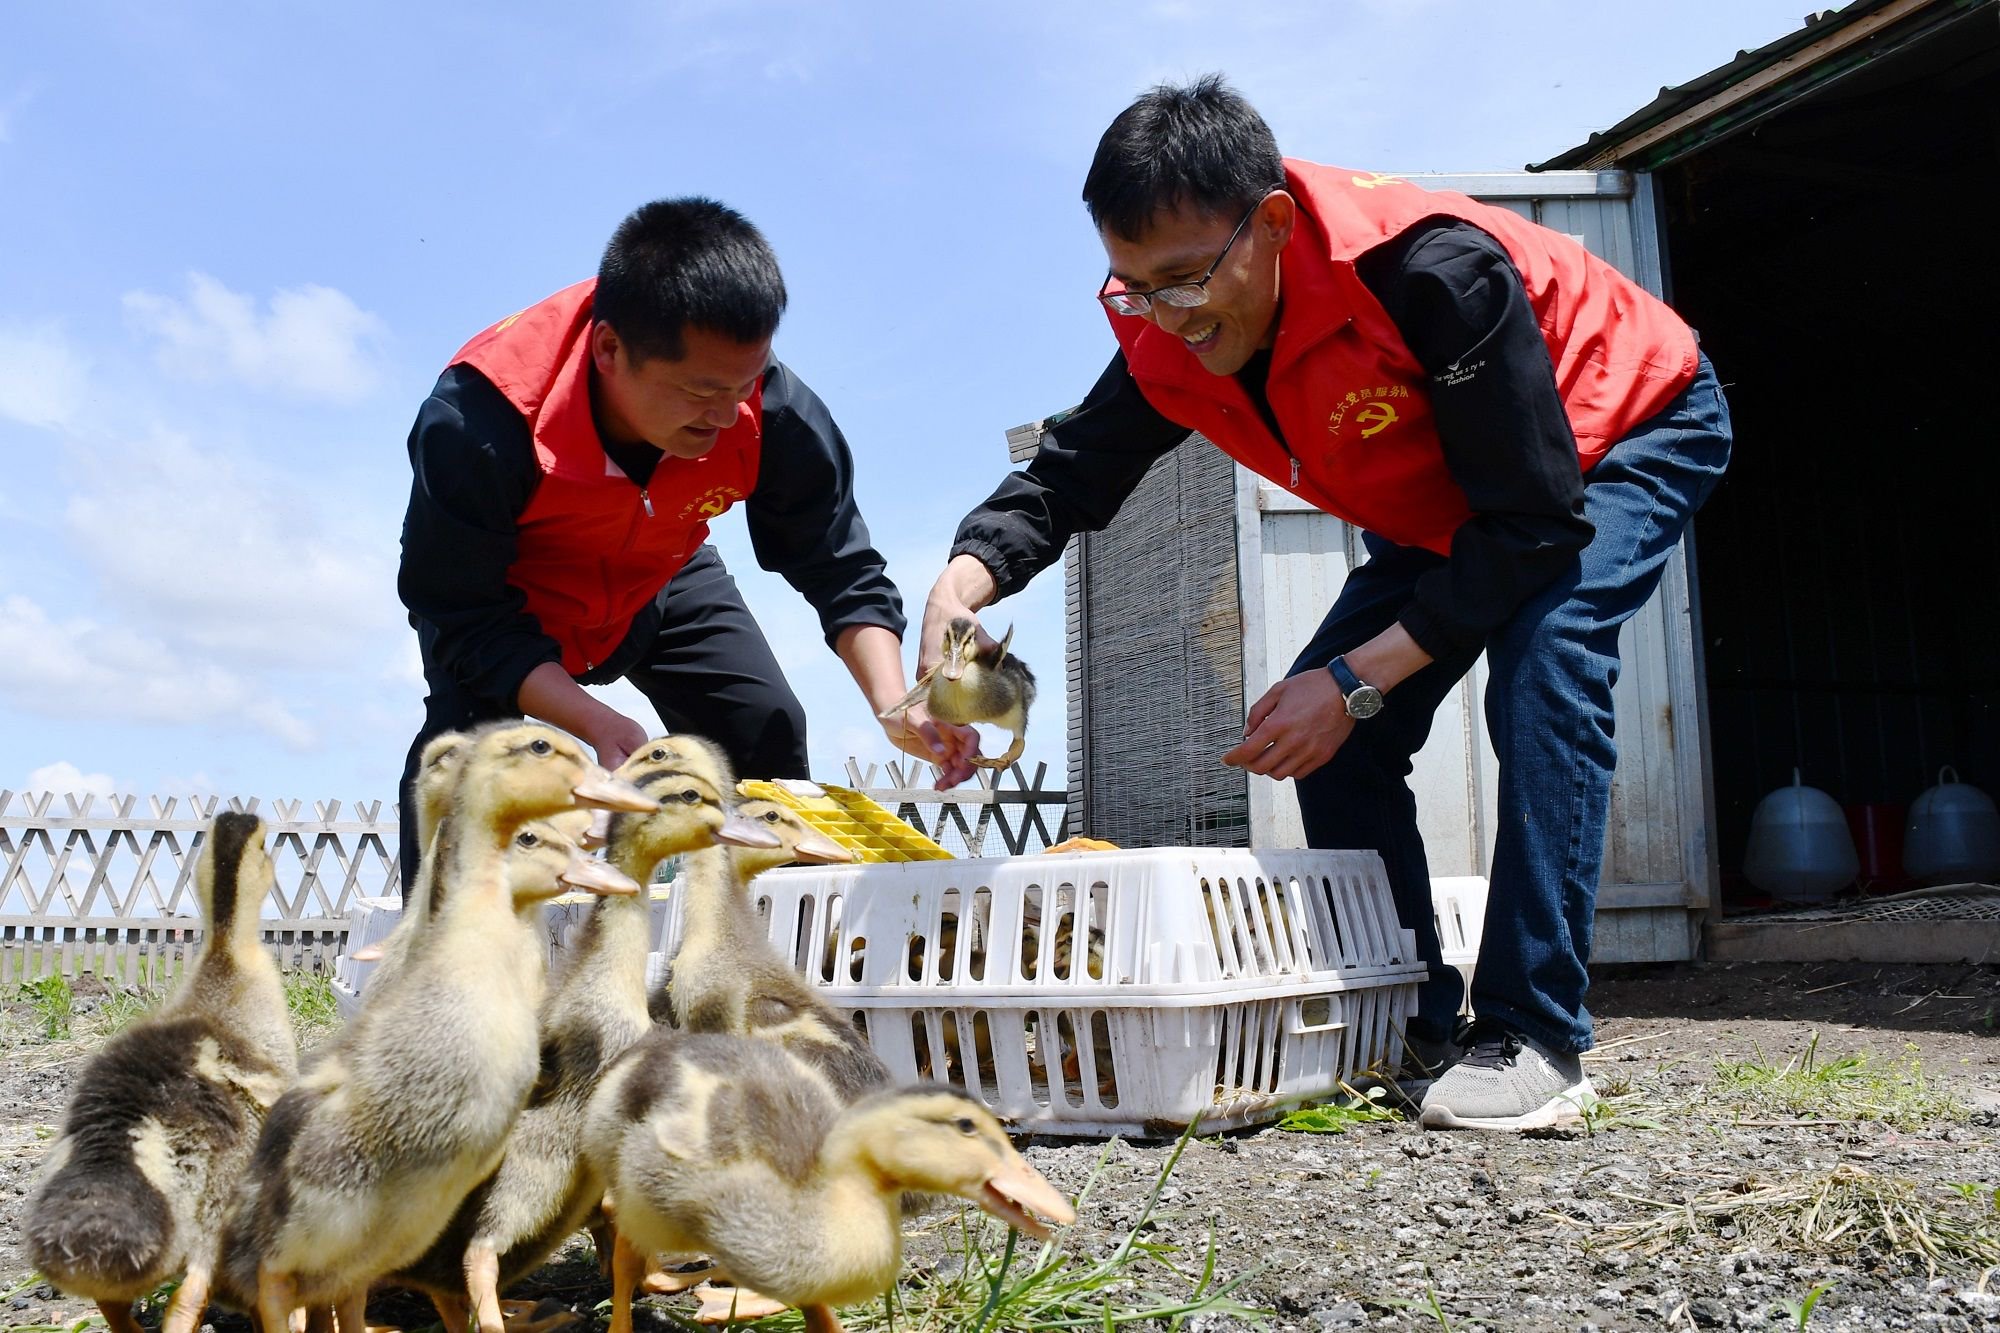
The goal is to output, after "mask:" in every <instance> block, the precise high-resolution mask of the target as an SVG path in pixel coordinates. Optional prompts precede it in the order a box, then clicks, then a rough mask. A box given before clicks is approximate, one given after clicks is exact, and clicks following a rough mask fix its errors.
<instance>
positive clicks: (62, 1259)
mask: <svg viewBox="0 0 2000 1333" xmlns="http://www.w3.org/2000/svg"><path fill="white" fill-rule="evenodd" d="M734 791H735V784H734V781H733V775H732V774H731V773H730V771H729V765H728V763H727V761H726V760H725V759H724V758H723V757H722V756H721V755H720V753H719V752H718V751H716V750H715V749H714V747H712V746H710V745H709V744H707V743H706V742H703V741H700V740H698V739H695V738H691V737H685V736H682V737H673V738H669V739H664V740H660V741H655V742H652V743H650V744H649V745H648V746H647V747H646V748H645V749H643V750H641V751H640V752H639V753H637V754H635V755H633V756H632V757H631V758H630V759H629V760H627V761H626V763H625V764H624V765H622V766H621V767H620V768H619V769H618V771H617V772H616V773H615V774H614V773H606V772H605V771H604V770H603V769H602V768H600V767H599V766H598V765H597V764H595V763H593V762H592V761H591V759H590V758H589V757H588V755H587V754H586V752H585V751H584V750H583V748H582V747H581V746H580V745H579V744H578V743H577V742H576V741H575V740H573V739H572V738H570V737H568V736H566V735H564V734H562V733H561V732H557V731H553V730H551V729H549V728H547V727H543V726H540V725H537V724H534V723H523V722H502V723H494V724H491V725H489V726H486V727H482V728H480V729H478V730H475V731H471V732H467V733H463V734H453V735H450V736H445V737H440V738H439V739H438V740H436V741H434V742H433V743H432V744H431V745H430V747H429V748H428V749H427V750H426V751H425V753H424V755H423V757H422V763H421V765H420V768H419V773H418V778H417V796H418V802H417V804H418V807H419V815H418V819H419V828H418V832H419V834H420V836H421V837H422V838H423V842H424V846H425V848H426V851H425V856H424V861H423V868H422V871H421V872H420V874H419V877H418V882H417V883H415V884H413V885H411V886H410V888H409V890H408V893H407V896H406V905H405V912H404V920H403V923H402V924H401V925H400V926H399V927H398V928H397V930H396V931H395V933H394V934H392V935H391V936H390V937H389V939H388V940H387V941H386V942H385V943H384V945H383V946H382V957H381V961H380V964H379V966H378V967H377V970H376V972H375V974H374V975H373V976H372V977H371V978H370V981H369V985H368V989H367V993H366V997H365V999H364V1002H363V1005H362V1008H361V1011H360V1012H359V1013H358V1014H357V1015H356V1016H355V1018H354V1019H353V1021H351V1022H350V1023H349V1024H348V1025H347V1026H346V1027H345V1028H343V1029H342V1030H341V1031H340V1032H339V1033H338V1034H337V1035H335V1036H334V1037H333V1038H331V1039H330V1040H329V1042H328V1043H327V1044H326V1046H325V1047H324V1048H322V1050H321V1051H320V1052H319V1053H318V1054H317V1055H316V1057H315V1058H314V1059H313V1060H312V1061H311V1062H310V1063H309V1064H308V1066H307V1067H306V1068H305V1069H304V1070H303V1071H301V1070H300V1068H299V1061H298V1055H297V1051H296V1049H295V1046H294V1041H293V1037H292V1033H291V1027H290V1023H289V1019H288V1015H287V1012H286V1005H285V998H284V991H283V987H282V984H281V981H280V978H279V974H278V969H277V966H276V963H275V962H274V961H273V959H272V957H271V955H270V952H269V951H268V950H267V949H266V948H265V946H264V944H263V942H262V939H261V933H260V932H261V921H260V907H261V904H262V902H263V900H264V897H265V894H266V892H267V890H268V889H269V888H270V887H271V885H272V884H273V883H274V881H275V874H274V869H273V866H272V863H271V860H270V857H269V855H268V853H267V852H266V850H265V845H264V829H263V825H262V823H261V821H259V820H258V819H257V818H256V817H255V816H253V815H248V814H237V813H230V814H223V815H218V816H217V817H216V819H215V822H214V824H213V826H212V828H211V829H210V831H209V834H208V836H207V838H206V840H205V841H204V843H203V846H202V849H201V855H200V857H199V860H198V864H197V869H196V882H197V888H198V892H199V894H200V898H201V904H202V910H203V915H204V917H205V919H206V921H207V923H208V928H207V930H206V932H205V935H204V938H203V940H202V943H201V945H200V948H199V952H198V954H197V957H196V959H195V960H194V962H193V965H192V966H191V968H190V969H189V973H188V976H187V978H186V980H185V981H184V983H183V984H182V985H181V987H180V988H179V989H178V990H177V991H176V992H175V994H174V995H173V996H172V997H171V999H170V1000H168V1001H167V1003H166V1004H165V1005H163V1006H162V1008H161V1009H160V1010H158V1011H157V1012H156V1013H154V1014H152V1015H150V1016H149V1017H147V1018H146V1019H144V1020H142V1021H140V1022H139V1023H136V1024H134V1025H133V1026H132V1027H130V1028H128V1029H127V1030H125V1031H124V1032H123V1033H121V1034H119V1035H118V1036H117V1037H114V1038H113V1039H112V1040H111V1041H109V1042H108V1043H106V1045H105V1047H104V1048H103V1050H101V1051H100V1052H99V1053H98V1054H97V1055H96V1056H94V1057H93V1058H92V1059H91V1061H90V1062H89V1063H88V1064H87V1065H86V1066H85V1067H84V1068H83V1070H82V1071H81V1072H80V1074H79V1077H78V1080H77V1084H76V1088H75V1091H74V1093H73V1095H72V1098H71V1101H70V1105H69V1107H68V1110H67V1111H66V1112H65V1116H64V1123H63V1127H62V1133H61V1135H60V1136H59V1137H58V1139H57V1140H56V1142H55V1144H54V1145H53V1147H52V1149H51V1151H50V1153H49V1156H48V1159H47V1161H46V1163H45V1164H44V1167H43V1170H42V1174H41V1177H40V1179H39V1182H38V1184H37V1187H36V1191H35V1193H34V1196H33V1198H32V1199H31V1200H30V1202H29V1208H28V1216H27V1223H26V1226H25V1231H26V1236H27V1241H28V1248H29V1252H30V1254H31V1256H32V1258H33V1260H34V1262H35V1264H36V1266H37V1268H39V1269H40V1271H41V1272H42V1274H43V1275H44V1276H45V1277H47V1278H48V1279H49V1280H50V1281H52V1282H54V1283H55V1284H56V1285H58V1286H60V1287H62V1288H63V1289H64V1290H66V1291H69V1292H71V1293H73V1294H76V1295H80V1296H84V1297H87V1298H90V1299H92V1300H95V1301H96V1302H97V1304H98V1307H99V1309H100V1310H102V1312H103V1314H104V1317H105V1320H106V1322H107V1323H108V1324H109V1325H110V1328H111V1333H138V1328H139V1325H138V1324H137V1322H136V1320H135V1319H134V1317H133V1303H134V1302H135V1301H136V1300H137V1299H138V1298H140V1297H142V1296H144V1295H146V1294H148V1293H150V1292H152V1291H153V1290H155V1289H156V1288H158V1287H159V1286H160V1285H161V1284H162V1283H164V1282H167V1281H169V1280H173V1279H176V1278H178V1279H179V1280H180V1285H179V1287H178V1289H177V1290H176V1292H175V1294H174V1296H173V1299H172V1301H171V1303H170V1305H169V1307H168V1310H167V1313H166V1316H165V1322H164V1324H163V1333H194V1330H195V1329H196V1328H197V1327H198V1326H199V1324H200V1323H201V1319H202V1313H203V1310H204V1309H205V1308H206V1306H207V1305H208V1303H209V1302H211V1301H216V1302H220V1303H223V1304H226V1305H229V1306H232V1307H235V1308H237V1309H240V1310H243V1311H245V1312H247V1313H249V1314H250V1315H251V1317H252V1319H253V1322H254V1323H255V1324H256V1325H257V1327H258V1328H259V1330H260V1333H307V1330H309V1329H310V1330H311V1331H312V1333H331V1331H332V1330H338V1333H367V1331H366V1324H365V1315H364V1306H365V1303H366V1299H367V1296H368V1292H369V1289H370V1288H371V1286H373V1285H375V1284H377V1283H382V1284H390V1285H402V1286H407V1287H412V1288H415V1289H418V1290H421V1291H423V1292H425V1293H426V1294H428V1295H429V1296H430V1298H431V1299H432V1301H433V1303H434V1304H435V1305H436V1307H437V1310H438V1313H439V1316H440V1318H441V1320H442V1321H443V1324H444V1327H445V1328H446V1329H447V1330H448V1331H449V1333H461V1330H465V1329H467V1328H468V1327H470V1326H471V1325H473V1324H476V1325H477V1327H478V1329H479V1333H507V1331H508V1329H509V1327H510V1326H509V1324H508V1323H507V1319H508V1315H509V1310H508V1309H507V1308H506V1307H504V1306H503V1303H502V1302H501V1300H500V1293H501V1291H503V1290H505V1289H506V1287H507V1286H508V1285H509V1284H511V1283H513V1282H515V1281H516V1280H518V1279H519V1278H521V1277H523V1276H525V1275H527V1274H528V1273H530V1272H531V1271H533V1270H534V1269H535V1268H536V1267H537V1266H539V1265H540V1264H541V1263H542V1262H543V1261H544V1260H546V1259H547V1258H548V1257H549V1256H550V1255H551V1254H552V1253H554V1252H555V1250H557V1249H558V1248H559V1247H560V1246H561V1245H562V1244H563V1243H564V1242H565V1241H566V1240H567V1239H568V1238H569V1237H570V1236H571V1235H572V1234H573V1233H574V1232H576V1231H577V1230H578V1229H579V1228H581V1227H585V1226H588V1227H590V1228H591V1229H592V1232H593V1234H594V1235H595V1236H596V1238H597V1241H598V1253H599V1256H600V1261H603V1260H605V1259H607V1258H608V1259H609V1262H610V1268H611V1272H612V1277H613V1297H612V1302H613V1303H612V1314H611V1319H610V1333H630V1330H631V1328H632V1298H633V1293H634V1291H635V1290H637V1289H640V1288H641V1287H642V1286H643V1287H644V1288H645V1289H648V1290H676V1289H679V1288H680V1287H682V1286H685V1285H690V1281H689V1279H687V1278H685V1277H683V1276H681V1275H679V1274H670V1273H667V1272H664V1271H662V1270H660V1269H658V1268H657V1267H655V1264H656V1262H657V1261H658V1259H659V1257H660V1256H662V1255H680V1256H690V1257H691V1256H697V1255H700V1256H706V1257H707V1258H708V1259H709V1260H710V1265H709V1267H708V1269H707V1270H706V1276H708V1277H711V1278H716V1279H721V1280H724V1281H726V1282H727V1283H728V1284H729V1285H728V1286H726V1287H714V1286H712V1285H711V1286H708V1287H706V1288H705V1292H704V1294H705V1295H706V1296H707V1301H706V1303H705V1304H704V1307H703V1316H701V1317H707V1318H710V1319H727V1318H730V1317H746V1316H749V1315H752V1314H756V1313H768V1312H770V1311H773V1310H776V1309H780V1308H783V1307H784V1306H796V1307H798V1308H799V1309H800V1310H801V1311H802V1312H803V1313H804V1314H805V1316H806V1322H807V1326H808V1327H809V1328H812V1329H818V1330H832V1329H837V1328H839V1323H838V1321H837V1319H836V1318H835V1316H834V1314H833V1307H835V1306H837V1305H842V1304H848V1303H851V1302H855V1301H859V1300H864V1299H867V1298H869V1297H872V1296H875V1295H879V1294H880V1293H882V1292H884V1291H886V1290H887V1289H888V1288H889V1287H890V1286H891V1285H892V1284H893V1283H894V1282H895V1279H896V1275H897V1273H898V1271H899V1269H900V1266H901V1259H902V1254H901V1241H902V1236H901V1222H902V1217H903V1215H904V1211H905V1209H906V1208H908V1207H911V1206H914V1205H916V1204H917V1202H918V1201H919V1200H920V1199H921V1198H922V1196H924V1195H927V1194H937V1195H956V1196H959V1197H961V1198H965V1199H969V1200H971V1201H972V1202H974V1203H977V1204H978V1205H979V1206H980V1207H982V1208H984V1209H985V1210H986V1211H987V1212H989V1213H991V1214H993V1215H995V1216H997V1217H999V1218H1002V1219H1004V1220H1006V1221H1007V1222H1009V1223H1010V1224H1012V1225H1014V1226H1017V1227H1019V1228H1021V1229H1022V1230H1024V1231H1026V1232H1028V1233H1029V1234H1031V1235H1035V1236H1046V1235H1047V1234H1048V1233H1047V1228H1046V1226H1045V1225H1044V1223H1043V1222H1042V1221H1041V1220H1040V1218H1048V1219H1051V1220H1053V1221H1055V1222H1068V1221H1071V1220H1073V1219H1074V1213H1073V1211H1072V1210H1071V1208H1070V1207H1069V1205H1068V1203H1067V1202H1066V1201H1065V1200H1064V1198H1063V1197H1062V1195H1061V1194H1060V1193H1058V1192H1057V1191H1056V1190H1055V1189H1054V1188H1053V1187H1051V1186H1050V1185H1049V1183H1048V1182H1047V1181H1046V1180H1044V1179H1043V1178H1042V1177H1041V1176H1040V1175H1039V1174H1038V1173H1037V1172H1036V1171H1035V1170H1034V1169H1033V1168H1032V1167H1030V1166H1029V1165H1028V1164H1027V1163H1026V1162H1025V1161H1023V1160H1022V1158H1021V1156H1020V1154H1019V1153H1017V1152H1016V1151H1015V1150H1014V1148H1013V1146H1012V1145H1011V1144H1010V1143H1009V1142H1008V1140H1007V1137H1006V1134H1005V1132H1004V1131H1003V1130H1002V1128H1001V1126H1000V1124H999V1122H998V1121H996V1120H995V1119H994V1118H993V1116H992V1115H991V1114H990V1113H989V1112H988V1111H987V1110H986V1109H985V1108H984V1107H983V1106H981V1105H980V1104H979V1103H977V1102H975V1101H972V1100H970V1099H968V1098H966V1097H964V1096H962V1095H960V1094H958V1093H956V1092H952V1091H949V1090H945V1089H941V1088H932V1087H921V1086H920V1087H913V1088H905V1089H895V1088H891V1087H890V1086H889V1077H888V1073H887V1071H886V1070H885V1069H884V1068H883V1066H882V1064H881V1062H880V1061H879V1060H878V1059H876V1057H875V1055H874V1054H873V1052H872V1051H871V1050H870V1049H869V1047H868V1045H867V1043H866V1041H865V1040H864V1039H863V1038H862V1037H861V1036H860V1035H859V1034H858V1033H857V1032H856V1030H855V1028H854V1027H853V1025H852V1024H851V1023H850V1022H849V1021H848V1020H847V1018H846V1017H845V1016H844V1015H843V1014H841V1013H840V1012H839V1011H838V1010H836V1009H835V1008H833V1007H832V1006H831V1005H829V1004H828V1003H827V1002H826V1001H825V999H824V998H823V997H821V996H820V995H819V994H818V993H817V992H815V991H814V990H813V989H812V988H811V987H810V986H809V985H807V984H806V983H805V981H804V980H803V978H801V977H800V976H799V975H798V974H797V973H796V972H794V971H793V970H792V968H791V967H790V966H789V965H788V964H787V963H786V961H785V960H784V959H783V958H782V956H780V955H779V954H778V953H777V951H776V950H775V949H774V948H773V947H772V946H771V945H770V943H769V942H768V941H767V939H766V937H765V934H764V931H763V929H762V927H761V925H760V923H759V921H758V919H757V916H756V913H755V909H754V907H753V906H752V903H751V899H750V897H749V896H748V894H747V893H746V892H745V886H746V885H747V883H748V882H749V879H750V878H751V877H752V876H753V875H755V874H757V873H760V872H761V871H762V870H764V869H768V868H770V867H772V866H775V865H780V864H784V863H786V862H788V861H792V860H807V861H832V860H842V859H846V856H845V853H843V852H842V851H841V849H839V848H838V847H835V846H834V845H832V844H831V843H829V842H827V841H825V840H824V839H822V838H820V837H819V836H818V835H817V834H815V833H814V832H813V831H812V830H811V829H809V828H808V827H807V826H806V825H805V824H804V823H803V822H801V821H800V820H799V819H798V817H797V816H796V815H794V814H793V813H792V812H791V811H789V810H787V809H785V808H784V807H782V806H779V805H775V804H771V803H766V802H744V803H742V804H741V805H737V804H735V803H734V801H733V796H734ZM600 840H601V841H602V842H603V844H604V847H605V858H604V859H603V860H597V859H595V858H592V857H590V856H587V855H586V849H587V848H589V847H592V846H594V845H595V844H596V843H597V842H599V841H600ZM675 855H680V856H682V857H683V858H684V873H683V874H682V875H681V876H680V878H679V879H678V881H677V883H676V886H675V891H676V892H678V893H684V894H685V895H687V896H686V901H685V917H686V930H685V934H684V939H683V944H682V947H681V950H680V952H679V953H678V955H677V956H676V958H675V960H674V964H673V968H672V971H671V973H670V975H669V976H668V978H667V980H666V981H665V983H664V984H663V985H662V986H661V987H660V988H659V993H656V994H651V995H649V994H648V992H647V988H646V983H645V964H646V952H647V949H648V946H649V944H650V940H649V938H648V937H649V934H650V931H649V920H650V913H649V910H648V904H647V900H646V896H645V894H644V892H643V891H642V888H641V886H642V885H644V884H647V883H648V882H650V880H651V879H652V876H653V872H654V870H655V869H656V868H657V867H658V865H659V864H660V862H661V861H663V860H664V859H666V858H667V857H669V856H675ZM571 889H582V890H585V891H587V892H590V893H593V894H597V895H599V896H600V900H599V902H598V903H597V905H596V906H595V908H594V909H593V911H592V913H591V915H590V917H589V919H588V920H587V922H586V923H585V925H584V927H583V929H582V930H581V931H580V932H579V935H578V938H577V939H576V941H575V942H574V945H573V948H572V949H571V951H570V958H569V961H568V962H567V964H566V966H565V967H564V969H563V971H562V972H561V974H560V975H559V976H558V977H557V978H556V979H555V981H554V983H553V984H552V985H551V984H549V982H548V981H547V979H546V978H545V975H544V973H545V970H546V968H545V953H544V951H543V949H542V947H541V945H540V936H539V933H538V930H537V924H538V915H539V907H540V904H541V903H542V902H543V901H544V900H546V899H548V898H551V897H553V896H555V895H557V894H560V893H563V892H565V891H568V890H571ZM662 1020H664V1021H662ZM1037 1214H1039V1215H1040V1218H1038V1217H1037ZM649 1270H650V1271H649ZM517 1313H518V1312H517ZM540 1327H542V1326H541V1325H532V1324H529V1323H527V1322H526V1321H519V1322H516V1323H515V1324H514V1325H512V1329H513V1333H523V1330H524V1329H526V1328H537V1329H538V1328H540Z"/></svg>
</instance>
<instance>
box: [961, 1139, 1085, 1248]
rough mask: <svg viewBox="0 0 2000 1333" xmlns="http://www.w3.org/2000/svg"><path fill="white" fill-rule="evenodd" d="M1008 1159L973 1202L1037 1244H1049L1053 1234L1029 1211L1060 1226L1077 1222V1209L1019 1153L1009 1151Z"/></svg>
mask: <svg viewBox="0 0 2000 1333" xmlns="http://www.w3.org/2000/svg"><path fill="white" fill-rule="evenodd" d="M1007 1158H1008V1160H1006V1161H1005V1162H1003V1163H1001V1165H1000V1168H999V1170H997V1171H995V1172H994V1173H993V1174H992V1175H990V1176H988V1177H986V1183H985V1185H984V1186H983V1187H982V1188H981V1189H980V1191H979V1195H978V1197H977V1198H976V1199H975V1200H974V1202H976V1203H977V1204H978V1205H979V1206H980V1207H981V1208H983V1209H985V1210H986V1211H987V1212H989V1213H991V1214H992V1215H993V1216H995V1217H997V1218H999V1219H1000V1220H1001V1221H1002V1222H1005V1223H1006V1224H1007V1225H1009V1226H1011V1227H1014V1228H1015V1229H1017V1230H1019V1231H1021V1232H1022V1233H1024V1234H1026V1235H1029V1236H1033V1237H1034V1238H1035V1239H1036V1240H1047V1239H1048V1238H1049V1235H1050V1232H1049V1229H1048V1227H1047V1226H1046V1225H1045V1224H1044V1223H1043V1222H1042V1220H1041V1218H1038V1217H1036V1216H1034V1213H1030V1212H1029V1211H1028V1210H1029V1209H1031V1208H1032V1209H1033V1210H1034V1212H1035V1213H1040V1214H1041V1215H1042V1217H1046V1218H1048V1219H1049V1220H1050V1221H1053V1222H1055V1223H1057V1224H1058V1225H1061V1226H1067V1225H1068V1224H1069V1223H1071V1222H1074V1221H1076V1209H1074V1208H1072V1207H1070V1206H1069V1200H1068V1199H1065V1198H1063V1196H1062V1195H1061V1194H1060V1193H1059V1192H1058V1191H1057V1190H1056V1187H1055V1186H1053V1185H1051V1184H1049V1182H1048V1180H1047V1179H1046V1178H1044V1177H1043V1175H1042V1173H1041V1172H1039V1171H1037V1170H1035V1168H1034V1167H1032V1166H1029V1165H1028V1163H1027V1162H1026V1161H1025V1160H1023V1159H1022V1157H1021V1155H1020V1154H1019V1153H1017V1152H1013V1151H1012V1150H1009V1152H1008V1154H1007Z"/></svg>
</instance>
